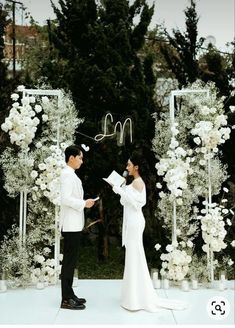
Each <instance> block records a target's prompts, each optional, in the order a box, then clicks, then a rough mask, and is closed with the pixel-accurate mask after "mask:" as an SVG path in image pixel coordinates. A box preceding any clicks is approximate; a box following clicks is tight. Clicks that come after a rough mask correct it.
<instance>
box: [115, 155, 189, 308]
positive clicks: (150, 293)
mask: <svg viewBox="0 0 235 328" xmlns="http://www.w3.org/2000/svg"><path fill="white" fill-rule="evenodd" d="M142 163H143V158H142V157H140V156H139V155H138V154H133V155H132V156H131V157H130V158H129V160H128V162H127V167H126V169H127V171H128V174H129V175H130V176H133V178H134V180H133V182H132V183H131V184H129V185H127V186H125V187H117V186H114V187H113V191H114V192H115V193H117V194H119V195H120V196H121V199H120V202H121V204H122V205H123V207H124V213H123V226H122V245H123V246H125V248H126V254H125V268H124V277H123V284H122V295H121V306H122V307H124V308H125V309H128V310H131V311H137V310H146V311H149V312H157V311H159V309H160V308H168V309H184V308H185V307H186V306H185V304H184V303H183V302H180V301H174V300H168V299H161V298H159V297H158V296H157V294H156V292H155V290H154V288H153V284H152V280H151V278H150V275H149V271H148V266H147V262H146V258H145V252H144V247H143V231H144V227H145V219H144V216H143V213H142V207H143V206H144V205H145V204H146V188H145V183H144V181H143V180H142V178H141V164H142Z"/></svg>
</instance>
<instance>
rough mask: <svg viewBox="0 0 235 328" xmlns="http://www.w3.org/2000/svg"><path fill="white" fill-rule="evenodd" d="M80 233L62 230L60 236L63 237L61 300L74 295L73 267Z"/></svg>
mask: <svg viewBox="0 0 235 328" xmlns="http://www.w3.org/2000/svg"><path fill="white" fill-rule="evenodd" d="M80 234H81V232H80V231H76V232H64V231H62V236H63V237H64V249H63V261H62V268H61V292H62V300H65V299H69V298H73V296H74V295H75V294H74V292H73V288H72V285H73V276H74V269H75V266H76V261H77V256H78V249H79V240H80Z"/></svg>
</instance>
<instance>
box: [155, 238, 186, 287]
mask: <svg viewBox="0 0 235 328" xmlns="http://www.w3.org/2000/svg"><path fill="white" fill-rule="evenodd" d="M166 250H167V252H168V253H162V254H161V256H160V259H161V260H162V268H161V270H160V274H161V275H162V277H164V278H167V279H170V280H173V281H181V280H183V279H184V278H185V277H186V276H187V274H188V272H189V263H190V262H191V260H192V258H191V256H190V255H188V254H187V252H186V251H185V250H180V249H178V248H177V247H174V246H173V245H172V244H169V245H167V246H166Z"/></svg>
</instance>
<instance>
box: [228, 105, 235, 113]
mask: <svg viewBox="0 0 235 328" xmlns="http://www.w3.org/2000/svg"><path fill="white" fill-rule="evenodd" d="M229 109H230V110H231V112H232V113H234V112H235V106H233V105H230V106H229Z"/></svg>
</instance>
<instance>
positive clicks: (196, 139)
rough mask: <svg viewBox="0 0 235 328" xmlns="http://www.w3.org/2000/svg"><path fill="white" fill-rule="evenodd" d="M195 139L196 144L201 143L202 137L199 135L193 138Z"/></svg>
mask: <svg viewBox="0 0 235 328" xmlns="http://www.w3.org/2000/svg"><path fill="white" fill-rule="evenodd" d="M193 141H194V142H195V144H197V145H200V143H201V139H200V138H199V137H196V138H193Z"/></svg>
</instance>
